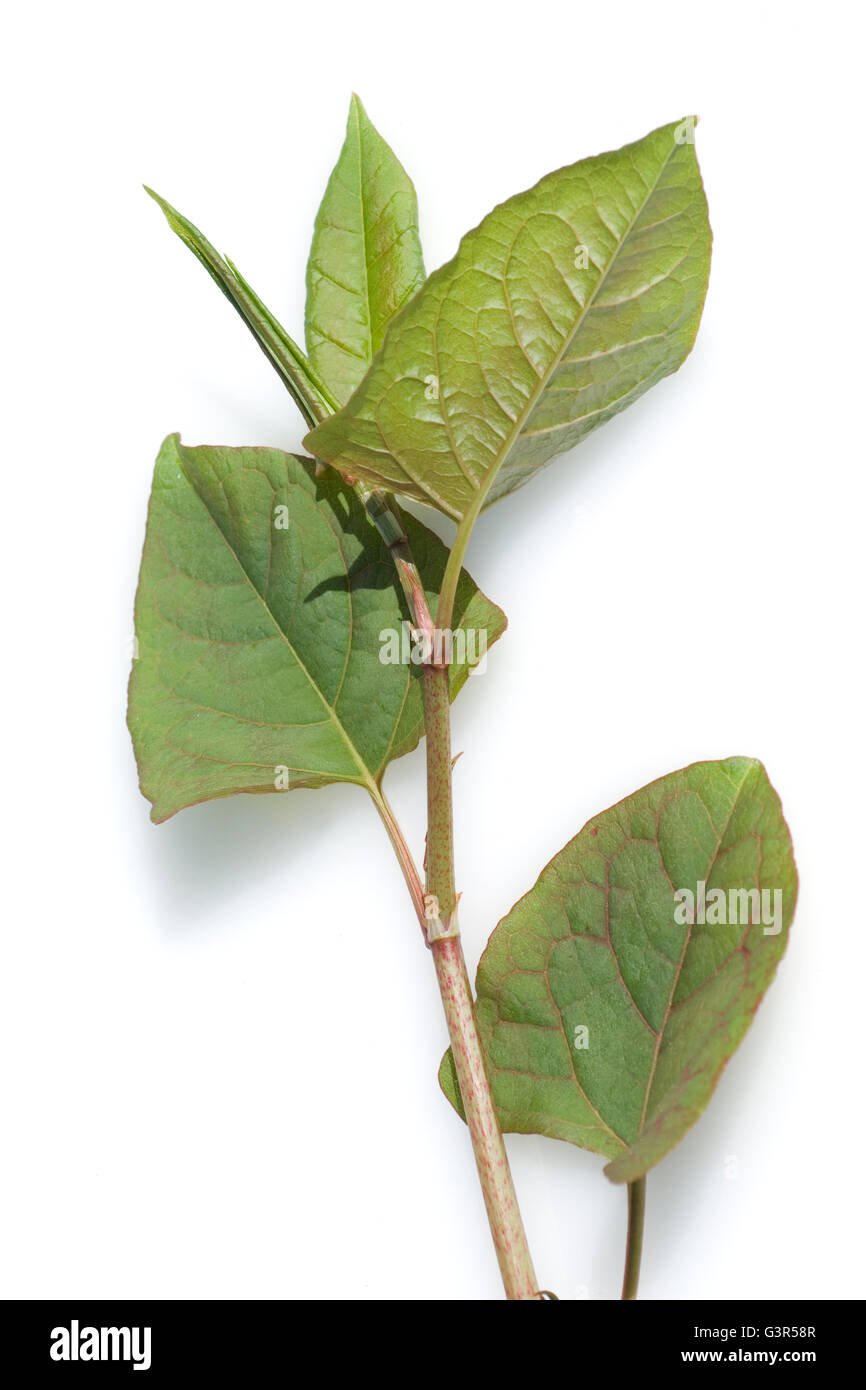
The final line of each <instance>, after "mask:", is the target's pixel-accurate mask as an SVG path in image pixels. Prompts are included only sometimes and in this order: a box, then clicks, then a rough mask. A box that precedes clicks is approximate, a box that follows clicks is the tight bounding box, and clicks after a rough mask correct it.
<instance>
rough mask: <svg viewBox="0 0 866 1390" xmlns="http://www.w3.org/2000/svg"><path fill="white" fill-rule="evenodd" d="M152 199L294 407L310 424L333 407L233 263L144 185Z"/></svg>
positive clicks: (312, 371) (295, 347) (310, 369)
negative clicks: (237, 317) (229, 307)
mask: <svg viewBox="0 0 866 1390" xmlns="http://www.w3.org/2000/svg"><path fill="white" fill-rule="evenodd" d="M145 192H146V193H149V194H150V196H151V198H153V200H154V202H155V203H157V204H158V205H159V207H161V208H162V210H163V212H164V213H165V217H166V221H167V222H168V225H169V226H170V227H171V229H172V231H173V232H176V233H177V235H178V236H179V237H180V239H181V241H182V242H183V243H184V245H185V246H187V247H189V249H190V251H192V253H193V255H194V256H195V258H196V260H199V261H201V263H202V265H203V266H204V268H205V270H206V271H207V273H208V275H210V277H211V279H212V280H214V281H215V282H216V284H217V285H218V286H219V288H220V289H221V290H222V292H223V294H224V295H225V297H226V299H227V300H228V301H229V303H230V304H231V305H232V306H233V307H234V308H235V309H236V310H237V311H238V313H239V314H240V316H241V318H242V319H243V321H244V323H245V324H246V325H247V328H248V329H249V330H250V332H251V333H252V335H253V337H254V338H255V340H256V342H257V343H258V345H259V347H260V348H261V349H262V352H263V353H264V354H265V356H266V357H267V359H268V361H269V362H270V363H271V365H272V366H273V367H275V368H276V371H277V374H278V375H279V377H280V380H281V381H282V383H283V385H284V386H285V387H286V388H287V389H288V391H289V392H290V393H291V395H292V397H293V398H294V400H295V402H296V403H297V405H298V408H299V409H300V411H301V414H302V415H303V417H304V419H305V420H306V422H307V424H308V425H312V424H314V423H315V421H316V420H321V419H323V418H324V417H325V416H326V415H328V414H329V413H330V412H331V411H333V410H335V409H336V408H337V402H336V401H335V400H334V399H333V397H332V396H331V395H330V394H329V392H328V389H327V387H326V386H325V384H324V382H323V381H321V379H320V378H319V377H318V375H317V373H316V371H315V369H314V368H313V366H312V365H311V363H310V362H309V361H308V360H307V358H306V357H305V355H304V353H303V352H302V351H301V349H300V348H299V347H298V345H297V343H296V342H295V341H294V340H293V339H292V338H291V337H290V336H289V334H288V333H287V332H286V330H285V329H284V328H283V326H282V324H280V323H279V322H278V321H277V319H276V318H275V317H274V315H273V314H272V313H271V311H270V309H268V308H267V306H266V305H265V304H263V303H262V301H261V300H260V299H259V297H258V295H257V294H256V292H255V290H254V289H253V288H252V286H251V285H248V284H247V282H246V280H245V279H244V278H243V276H242V275H241V273H240V271H239V270H238V268H237V266H236V265H234V264H233V263H232V262H231V261H230V260H227V259H226V257H224V256H221V255H220V253H219V252H218V251H217V250H216V249H215V248H214V247H213V246H212V245H211V243H210V242H209V241H208V239H207V237H206V236H205V235H204V233H203V232H200V231H199V229H198V227H196V226H195V225H194V224H193V223H192V222H190V221H189V219H188V218H186V217H184V216H183V215H182V214H181V213H179V212H178V211H177V208H173V207H172V205H171V203H167V202H166V200H165V199H164V198H161V197H160V196H159V194H158V193H154V191H153V189H152V188H148V187H147V185H145Z"/></svg>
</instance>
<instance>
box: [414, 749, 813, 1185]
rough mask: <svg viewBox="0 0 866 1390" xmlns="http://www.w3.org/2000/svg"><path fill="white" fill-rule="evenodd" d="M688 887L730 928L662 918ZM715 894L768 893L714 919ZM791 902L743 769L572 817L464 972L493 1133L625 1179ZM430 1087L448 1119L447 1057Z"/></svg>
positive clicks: (756, 775) (772, 819) (659, 1152)
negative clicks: (592, 1161)
mask: <svg viewBox="0 0 866 1390" xmlns="http://www.w3.org/2000/svg"><path fill="white" fill-rule="evenodd" d="M701 881H703V882H704V883H705V884H706V893H707V894H708V895H709V894H710V893H711V891H712V890H713V889H722V890H723V891H724V894H725V898H726V903H727V906H726V908H725V914H726V916H727V917H728V918H729V919H730V918H731V917H732V916H738V918H739V920H738V921H737V922H736V923H734V924H732V925H713V924H711V921H712V918H711V915H710V912H709V911H708V912H707V914H706V916H707V917H708V919H709V920H708V921H707V922H706V924H704V925H701V923H700V920H699V917H700V913H699V910H698V908H697V906H696V907H695V911H694V912H693V914H692V917H693V919H694V920H693V921H692V922H691V923H689V922H686V923H684V924H682V923H678V922H677V921H676V920H675V915H674V913H675V908H676V907H677V904H676V902H675V900H674V892H675V891H676V890H677V889H689V890H691V891H692V893H694V894H697V891H698V884H699V883H700V882H701ZM732 889H733V890H743V889H745V890H748V889H766V890H770V891H769V894H768V897H767V899H766V900H765V902H764V903H763V904H762V907H761V908H758V907H757V899H754V900H753V902H752V905H751V915H752V917H757V920H754V921H752V922H750V921H749V920H748V918H749V915H750V914H749V912H748V911H746V910H745V909H744V907H742V906H741V907H739V908H738V909H737V911H736V912H732V911H731V909H730V890H732ZM776 889H778V890H780V892H781V930H780V931H779V933H778V934H777V935H773V934H766V933H765V930H764V927H765V925H766V924H767V923H768V920H769V913H768V911H765V910H764V908H766V909H769V910H771V909H772V905H773V904H774V903H775V901H776V900H775V899H774V898H773V896H772V891H773V890H776ZM796 895H797V873H796V868H795V865H794V858H793V851H792V847H791V840H790V835H789V832H788V828H787V826H786V824H785V821H784V819H783V817H782V811H781V806H780V803H779V798H778V796H777V794H776V792H775V791H774V790H773V787H772V786H771V785H770V782H769V781H768V779H767V775H766V772H765V771H764V769H763V767H762V765H761V764H760V763H759V762H756V761H755V760H753V759H750V758H729V759H726V760H724V761H722V762H705V763H695V764H694V765H693V766H691V767H687V768H684V769H683V770H681V771H679V772H674V773H671V774H670V775H669V776H667V777H662V778H660V779H659V780H658V781H656V782H652V783H651V784H650V785H649V786H647V787H644V788H643V789H642V790H641V791H638V792H635V793H634V795H632V796H629V797H626V799H625V800H624V801H621V802H619V803H618V804H617V805H615V806H612V807H611V808H610V810H608V811H605V812H603V813H602V814H601V815H600V816H597V817H595V818H593V820H591V821H589V822H588V823H587V825H585V826H584V828H583V829H582V830H581V831H580V833H579V834H578V835H577V836H576V837H575V838H574V839H573V840H572V841H571V842H570V843H569V844H568V845H566V846H565V848H564V849H563V850H561V851H560V853H559V854H557V855H556V856H555V858H554V859H552V860H551V862H550V863H549V864H548V866H547V867H546V868H545V869H544V871H543V873H542V874H541V876H540V878H539V879H538V882H537V883H536V884H535V886H534V888H532V889H531V891H530V892H529V893H527V894H526V896H525V897H524V898H522V899H521V900H520V901H519V902H518V903H517V904H516V906H515V907H513V908H512V910H511V912H510V913H509V914H508V916H507V917H505V918H504V919H503V921H502V922H500V923H499V925H498V926H497V927H496V929H495V931H494V932H493V934H492V936H491V938H490V941H489V942H488V945H487V948H486V950H485V952H484V955H483V956H482V958H481V962H480V965H479V968H478V979H477V994H478V1005H477V1008H478V1020H479V1026H480V1029H481V1034H482V1040H483V1043H484V1049H485V1054H486V1057H487V1062H488V1067H489V1069H490V1074H491V1082H492V1085H493V1091H494V1097H495V1101H496V1106H497V1110H498V1112H499V1116H500V1120H501V1122H502V1127H503V1129H505V1130H511V1131H516V1132H518V1133H522V1134H544V1135H548V1136H550V1137H551V1138H554V1139H563V1140H567V1141H568V1142H570V1143H572V1144H576V1145H578V1146H579V1147H581V1148H585V1149H591V1150H592V1151H593V1152H595V1153H600V1154H603V1155H604V1156H605V1157H606V1158H608V1159H609V1160H611V1161H610V1162H609V1163H608V1165H607V1167H606V1168H605V1172H606V1173H607V1175H608V1177H609V1178H610V1179H611V1180H612V1181H614V1182H633V1181H634V1180H635V1179H637V1178H639V1177H641V1176H642V1175H643V1174H644V1173H646V1172H647V1170H648V1169H649V1168H651V1167H653V1165H654V1164H656V1163H658V1162H659V1161H660V1160H661V1159H662V1158H663V1157H664V1156H665V1154H666V1153H668V1152H669V1150H670V1149H671V1148H673V1147H674V1145H675V1144H677V1143H678V1142H679V1140H680V1139H681V1138H682V1137H683V1135H684V1134H685V1133H686V1131H687V1130H688V1129H689V1128H690V1127H691V1125H693V1124H694V1122H695V1121H696V1120H697V1119H698V1117H699V1116H700V1114H701V1113H702V1112H703V1110H704V1108H705V1107H706V1105H707V1103H708V1101H709V1099H710V1097H711V1095H712V1092H713V1090H714V1088H715V1086H716V1082H717V1081H718V1078H719V1075H720V1074H721V1071H722V1069H723V1067H724V1066H725V1063H726V1062H727V1060H728V1058H729V1057H730V1056H731V1054H732V1053H733V1052H734V1050H735V1049H736V1047H737V1045H738V1044H739V1042H740V1040H741V1039H742V1037H743V1035H744V1034H745V1032H746V1030H747V1029H748V1026H749V1024H750V1022H751V1020H752V1017H753V1015H754V1012H755V1009H756V1008H757V1006H758V1004H759V1002H760V1000H761V998H762V996H763V994H764V991H765V990H766V988H767V986H768V984H769V983H770V981H771V980H772V978H773V975H774V974H775V970H776V966H777V964H778V962H779V960H780V958H781V956H782V954H783V953H784V950H785V946H786V943H787V936H788V928H789V926H790V922H791V918H792V916H793V912H794V906H795V901H796ZM709 901H710V902H711V901H712V899H709ZM756 909H757V911H756ZM680 911H682V909H680ZM761 914H763V916H762V915H761ZM770 924H771V925H772V923H770ZM582 1028H586V1029H587V1030H588V1031H587V1033H586V1034H583V1035H580V1034H579V1033H576V1031H575V1030H580V1029H582ZM579 1037H580V1038H581V1041H582V1043H585V1044H586V1046H576V1045H575V1044H576V1042H577V1041H578V1038H579ZM440 1084H441V1085H442V1088H443V1090H444V1092H445V1094H446V1096H447V1097H448V1099H449V1100H450V1101H451V1103H452V1104H453V1105H454V1106H455V1108H456V1109H457V1110H458V1111H459V1112H460V1113H461V1114H462V1108H461V1105H460V1097H459V1091H458V1089H457V1082H456V1076H455V1073H454V1067H453V1062H452V1059H451V1054H450V1052H449V1053H446V1056H445V1058H444V1059H443V1062H442V1066H441V1068H440Z"/></svg>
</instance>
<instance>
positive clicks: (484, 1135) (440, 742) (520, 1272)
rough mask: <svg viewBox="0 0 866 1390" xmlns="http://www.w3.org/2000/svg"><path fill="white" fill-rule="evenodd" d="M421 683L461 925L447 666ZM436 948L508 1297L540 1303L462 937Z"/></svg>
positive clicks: (434, 822) (437, 821)
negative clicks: (478, 1020)
mask: <svg viewBox="0 0 866 1390" xmlns="http://www.w3.org/2000/svg"><path fill="white" fill-rule="evenodd" d="M422 679H423V686H424V722H425V725H426V729H427V892H428V895H430V894H432V895H434V896H435V898H436V900H437V903H438V915H439V918H440V920H441V922H442V923H443V924H445V925H446V926H448V927H450V926H452V925H453V926H454V927H456V920H457V917H456V907H457V893H456V890H455V879H454V831H453V812H452V797H451V704H450V692H449V683H448V670H447V667H438V666H425V667H424V668H423V674H422ZM428 902H429V897H428ZM431 950H432V952H433V960H434V964H435V967H436V978H437V980H438V982H439V992H440V994H441V996H442V1005H443V1008H444V1010H445V1019H446V1022H447V1024H448V1035H449V1038H450V1040H451V1049H452V1053H453V1056H454V1065H455V1070H456V1072H457V1080H458V1084H459V1086H460V1095H461V1098H462V1100H463V1109H464V1113H465V1115H466V1122H467V1125H468V1127H469V1135H470V1138H471V1140H472V1148H473V1151H474V1154H475V1162H476V1165H477V1167H478V1177H479V1180H480V1182H481V1191H482V1194H483V1196H484V1204H485V1206H486V1208H487V1218H488V1220H489V1222H490V1231H491V1234H492V1236H493V1243H494V1246H495V1248H496V1257H497V1259H498V1261H499V1269H500V1273H501V1275H502V1282H503V1284H504V1286H505V1294H506V1297H507V1298H509V1299H537V1298H538V1297H539V1294H538V1281H537V1279H536V1277H535V1270H534V1269H533V1266H532V1257H531V1256H530V1253H529V1247H528V1245H527V1242H526V1232H525V1231H524V1229H523V1220H522V1218H521V1215H520V1208H519V1207H518V1205H517V1196H516V1193H515V1191H514V1183H513V1180H512V1177H511V1169H510V1168H509V1166H508V1156H507V1154H506V1152H505V1144H504V1141H503V1138H502V1131H501V1129H500V1127H499V1117H498V1116H497V1114H496V1108H495V1106H494V1104H493V1096H492V1094H491V1091H490V1081H489V1078H488V1076H487V1068H486V1066H485V1062H484V1053H483V1051H482V1047H481V1039H480V1037H479V1033H478V1023H477V1020H476V1018H475V1008H474V1006H473V1003H472V990H471V987H470V984H469V976H468V974H467V971H466V962H465V960H464V958H463V949H462V947H461V945H460V938H459V936H458V935H453V936H448V937H446V938H445V939H442V940H434V941H432V942H431Z"/></svg>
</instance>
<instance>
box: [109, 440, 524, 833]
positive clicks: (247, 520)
mask: <svg viewBox="0 0 866 1390" xmlns="http://www.w3.org/2000/svg"><path fill="white" fill-rule="evenodd" d="M281 507H285V508H287V513H280V512H279V511H278V509H279V508H281ZM286 517H287V518H288V526H287V529H281V527H279V526H278V525H277V521H278V519H279V520H283V519H285V518H286ZM402 520H403V522H404V524H405V527H406V532H407V535H408V537H409V540H410V543H411V545H412V549H413V553H414V555H415V559H416V561H417V564H418V567H419V570H420V572H421V574H422V576H423V578H424V582H425V584H426V585H429V588H428V600H429V601H430V602H431V604H432V603H435V600H436V598H437V596H438V586H439V584H440V583H441V579H442V574H443V572H444V567H445V562H446V558H447V555H446V551H445V549H444V547H443V546H442V544H441V542H440V541H439V540H438V539H437V538H436V537H435V536H434V535H433V534H432V533H431V532H430V531H429V530H428V529H427V528H426V527H424V526H422V525H421V524H420V523H419V522H417V521H415V520H414V519H413V518H411V517H408V516H403V517H402ZM458 611H459V620H460V625H461V626H465V627H467V628H474V629H477V630H478V631H479V632H481V631H484V632H486V634H487V639H486V640H487V643H488V644H490V643H492V642H493V641H495V639H496V637H498V636H499V634H500V633H501V632H502V631H503V629H504V627H505V618H504V615H503V614H502V612H501V611H500V609H498V608H497V607H496V606H495V605H494V604H492V603H490V602H489V600H488V599H487V598H485V596H484V595H483V594H482V593H481V592H480V590H478V589H477V588H476V586H475V585H474V584H473V582H472V580H471V579H470V578H469V576H468V575H466V574H465V573H464V575H463V576H462V578H461V584H460V590H459V594H458ZM404 617H405V610H404V608H403V602H402V596H401V593H400V589H399V585H398V583H397V580H396V574H395V570H394V565H393V561H392V558H391V555H390V553H389V552H388V549H387V547H386V546H385V544H384V543H383V541H382V540H381V538H380V537H379V534H378V532H377V531H375V529H374V528H373V527H372V526H371V525H370V523H369V521H368V520H367V518H366V515H365V513H364V510H363V507H362V506H361V504H360V502H359V501H358V499H357V497H356V496H355V494H354V493H352V492H349V491H348V490H347V489H346V487H345V485H344V484H343V483H342V481H341V479H340V478H339V477H337V476H336V475H335V474H325V475H323V476H322V477H320V478H316V476H315V468H314V465H313V463H312V461H311V460H308V459H302V458H298V457H295V456H294V455H292V454H285V453H282V452H281V451H280V450H277V449H232V448H212V447H202V448H185V447H184V446H183V445H182V444H181V442H180V439H179V437H178V436H177V435H172V436H170V437H169V438H168V439H167V440H166V441H165V443H164V445H163V446H162V449H161V451H160V454H159V457H158V459H157V463H156V468H155V472H154V480H153V491H152V494H151V500H150V508H149V512H148V522H147V533H146V538H145V544H144V554H143V558H142V566H141V575H140V579H139V588H138V594H137V598H136V636H137V640H138V657H137V660H136V661H135V662H134V664H133V673H132V677H131V680H130V692H129V726H130V730H131V733H132V738H133V743H134V745H135V752H136V757H137V761H138V766H139V774H140V780H141V788H142V791H143V793H144V795H145V796H146V797H147V798H148V799H149V800H150V801H151V802H152V803H153V809H152V817H153V819H154V820H156V821H162V820H165V819H166V818H167V817H168V816H171V815H173V814H174V813H175V812H176V811H179V810H181V809H182V808H183V807H185V806H191V805H194V804H195V803H197V802H200V801H205V800H208V799H211V798H214V797H223V796H230V795H232V794H234V793H236V792H272V791H275V790H280V789H281V786H277V785H276V782H277V778H278V769H283V768H286V769H288V783H289V786H291V787H321V786H325V785H327V784H328V783H330V782H352V783H356V784H358V785H361V786H366V787H367V788H368V789H369V788H371V787H372V786H373V784H375V783H377V782H378V781H379V780H380V779H381V777H382V774H383V772H384V770H385V768H386V766H387V764H388V763H389V762H390V761H391V760H392V759H393V758H397V757H400V756H401V755H402V754H404V753H408V752H409V751H410V750H411V749H412V748H414V747H415V746H416V744H417V743H418V741H419V739H420V737H421V734H422V732H423V714H422V707H421V692H420V688H419V679H418V672H419V668H418V667H417V666H413V665H411V664H410V665H402V664H383V663H382V662H381V661H380V659H379V658H380V651H381V649H382V644H381V641H380V633H381V632H382V631H385V630H395V629H396V630H400V628H401V624H402V622H403V620H404ZM456 626H457V623H455V627H456ZM460 655H461V653H460V648H459V646H458V647H457V650H456V656H458V657H459V656H460ZM469 669H470V668H469V665H468V664H467V662H466V661H465V660H464V661H462V662H461V661H455V663H454V665H452V668H451V693H452V698H453V696H454V695H455V694H456V693H457V691H458V690H459V689H460V687H461V686H462V685H463V683H464V682H465V680H466V678H467V676H468V674H469ZM283 778H285V774H283Z"/></svg>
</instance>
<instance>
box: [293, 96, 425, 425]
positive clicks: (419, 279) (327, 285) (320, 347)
mask: <svg viewBox="0 0 866 1390" xmlns="http://www.w3.org/2000/svg"><path fill="white" fill-rule="evenodd" d="M423 283H424V260H423V257H422V254H421V241H420V239H419V236H418V202H417V198H416V195H415V189H414V187H413V185H412V181H411V179H410V178H409V176H408V174H407V173H406V171H405V169H404V168H403V166H402V164H401V163H400V161H399V160H398V159H397V157H396V155H395V154H394V153H393V151H392V150H391V148H390V147H389V146H388V145H387V144H386V142H385V141H384V140H383V139H382V137H381V135H380V134H379V132H378V131H377V130H376V128H375V126H374V125H373V124H372V122H371V121H370V119H369V117H368V115H367V113H366V111H365V110H364V108H363V106H362V105H361V102H360V101H359V99H358V98H357V97H356V96H353V97H352V102H351V106H350V108H349V119H348V123H347V126H346V139H345V142H344V144H343V148H342V150H341V151H340V157H339V159H338V160H337V163H336V165H335V167H334V171H333V173H332V174H331V177H330V180H329V181H328V186H327V188H326V190H325V195H324V197H323V199H322V203H321V206H320V208H319V211H318V214H317V216H316V223H315V229H314V232H313V244H312V248H311V250H310V259H309V263H308V266H307V307H306V336H307V353H308V355H309V358H310V361H311V362H312V363H313V366H314V368H315V369H316V370H317V371H318V372H319V373H320V375H321V376H322V377H323V378H324V380H325V381H326V382H327V383H328V386H329V388H330V390H331V393H332V394H333V395H334V397H335V398H336V400H337V401H338V402H339V403H340V404H341V405H342V404H343V403H344V402H345V401H347V400H348V398H349V396H350V395H351V394H352V392H353V391H354V389H355V387H356V386H357V385H358V383H359V381H360V380H361V378H362V377H363V376H364V373H365V372H366V370H367V367H368V366H369V364H370V362H371V360H372V358H373V355H374V353H375V352H377V351H378V349H379V347H380V346H381V343H382V339H383V337H384V334H385V329H386V328H387V326H388V324H389V322H390V320H391V319H392V318H393V317H394V315H395V314H396V312H397V310H398V309H400V308H402V306H403V305H404V304H405V303H406V301H407V300H408V299H410V298H411V296H412V295H413V294H414V293H415V291H416V290H417V289H419V287H420V286H421V285H422V284H423Z"/></svg>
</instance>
